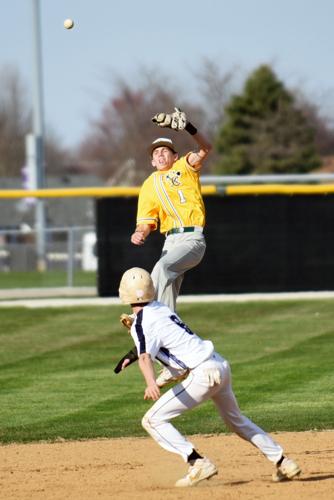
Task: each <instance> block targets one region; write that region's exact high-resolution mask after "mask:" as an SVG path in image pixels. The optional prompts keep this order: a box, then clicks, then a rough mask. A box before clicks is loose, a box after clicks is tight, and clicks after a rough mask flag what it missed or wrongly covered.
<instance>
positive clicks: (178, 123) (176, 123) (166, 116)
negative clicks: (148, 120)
mask: <svg viewBox="0 0 334 500" xmlns="http://www.w3.org/2000/svg"><path fill="white" fill-rule="evenodd" d="M174 110H175V111H174V113H157V114H156V115H154V116H153V118H152V122H153V123H155V124H156V125H158V127H167V128H171V129H172V130H176V131H179V130H184V129H185V126H186V125H187V117H186V114H185V112H184V111H181V110H180V109H179V108H174Z"/></svg>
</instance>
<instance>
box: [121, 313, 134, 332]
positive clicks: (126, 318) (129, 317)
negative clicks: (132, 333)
mask: <svg viewBox="0 0 334 500" xmlns="http://www.w3.org/2000/svg"><path fill="white" fill-rule="evenodd" d="M119 321H120V322H121V323H122V325H123V326H124V327H125V328H127V329H128V330H130V329H131V326H132V323H133V322H134V316H133V314H125V313H124V314H121V316H120V318H119Z"/></svg>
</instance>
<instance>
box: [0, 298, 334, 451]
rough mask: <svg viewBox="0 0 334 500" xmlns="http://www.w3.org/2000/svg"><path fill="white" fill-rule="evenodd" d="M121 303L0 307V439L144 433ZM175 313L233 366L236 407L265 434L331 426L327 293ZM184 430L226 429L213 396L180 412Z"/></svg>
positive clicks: (332, 315)
mask: <svg viewBox="0 0 334 500" xmlns="http://www.w3.org/2000/svg"><path fill="white" fill-rule="evenodd" d="M124 310H126V309H124V308H123V307H120V306H112V307H110V306H109V307H76V308H64V309H61V308H59V309H53V308H52V309H51V308H50V309H24V308H15V309H14V308H8V309H1V310H0V323H1V330H0V342H1V350H0V441H1V442H3V443H8V442H13V441H16V442H29V441H36V440H54V439H57V438H60V437H62V438H65V439H80V438H96V437H119V436H141V435H146V433H145V431H144V430H143V429H142V427H141V424H140V421H141V417H142V416H143V414H144V412H145V411H146V410H147V409H148V408H149V407H150V405H151V404H152V402H147V401H144V400H143V390H144V382H143V379H142V377H141V375H140V373H139V369H138V365H137V363H136V364H135V365H132V366H131V367H129V368H128V369H127V370H126V371H125V372H123V373H121V374H119V375H115V374H114V373H113V367H114V365H115V364H116V362H117V361H118V359H119V358H120V357H121V356H122V355H123V354H125V352H127V350H128V349H129V348H130V347H131V346H132V342H131V338H130V336H129V335H128V334H127V333H126V331H125V330H124V329H122V327H121V326H119V322H118V318H119V315H120V313H121V312H124ZM179 313H180V315H181V316H182V318H183V320H184V321H185V322H188V323H189V325H190V326H191V328H192V329H193V330H194V331H196V332H198V333H199V334H200V335H201V336H202V337H203V338H208V339H212V340H213V341H214V343H215V347H216V350H217V351H218V352H220V353H221V354H222V355H223V356H225V357H227V358H228V359H229V361H230V363H231V365H232V371H233V376H234V391H235V393H236V395H237V397H238V401H239V405H240V407H241V409H242V411H243V412H244V413H245V414H246V415H247V416H249V417H250V418H252V419H253V420H254V421H255V422H256V423H258V424H259V425H261V426H262V427H264V428H265V429H266V430H267V431H283V430H286V431H289V430H290V431H292V430H307V429H333V428H334V416H333V415H334V414H333V407H334V391H333V387H334V370H333V360H334V304H333V301H332V300H314V301H310V300H308V301H287V302H262V303H260V302H256V303H254V302H253V303H246V304H245V303H244V304H237V303H219V304H218V303H212V304H207V303H206V304H187V305H186V304H183V305H180V306H179ZM176 425H177V427H178V428H179V429H180V430H181V431H183V432H185V433H186V434H192V433H220V432H226V428H225V426H224V425H223V423H222V422H221V420H220V418H219V417H218V414H217V412H216V410H215V407H214V406H213V404H212V402H210V401H209V402H207V403H206V404H204V405H202V406H200V407H199V408H197V409H195V410H192V411H191V412H188V413H187V414H185V415H183V416H181V417H179V418H178V419H177V422H176Z"/></svg>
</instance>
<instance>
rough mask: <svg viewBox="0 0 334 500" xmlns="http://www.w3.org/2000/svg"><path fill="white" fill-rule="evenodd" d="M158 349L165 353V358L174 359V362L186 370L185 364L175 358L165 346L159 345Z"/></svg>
mask: <svg viewBox="0 0 334 500" xmlns="http://www.w3.org/2000/svg"><path fill="white" fill-rule="evenodd" d="M159 351H161V352H162V353H163V354H165V355H166V356H167V358H170V359H172V360H173V361H175V363H177V364H178V365H179V366H180V367H181V368H183V369H184V370H188V367H187V365H185V364H184V363H183V361H181V360H180V359H177V357H176V356H174V354H171V353H170V352H169V350H168V349H167V348H166V347H160V349H159Z"/></svg>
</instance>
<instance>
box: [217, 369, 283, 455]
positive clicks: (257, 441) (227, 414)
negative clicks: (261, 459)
mask: <svg viewBox="0 0 334 500" xmlns="http://www.w3.org/2000/svg"><path fill="white" fill-rule="evenodd" d="M212 400H213V401H214V403H215V405H216V406H217V408H218V411H219V413H220V415H221V417H222V418H223V420H224V422H225V424H226V425H227V427H228V428H229V429H230V430H232V431H233V432H235V433H236V434H238V436H240V437H241V438H243V439H245V440H247V441H249V442H250V443H252V444H253V445H254V446H256V447H257V448H258V449H259V450H260V451H261V452H262V453H263V454H264V455H265V456H266V457H267V458H268V459H269V460H270V461H271V462H274V463H277V462H278V461H279V459H280V458H281V457H282V454H283V449H282V447H281V446H280V445H279V444H277V443H276V442H275V441H274V440H273V439H272V438H271V436H269V434H267V433H266V432H265V431H264V430H263V429H261V428H260V427H258V426H257V425H256V424H254V422H252V421H251V420H250V419H249V418H247V417H246V416H245V415H243V414H242V413H241V411H240V409H239V406H238V403H237V400H236V397H235V395H234V393H233V390H232V384H231V371H230V367H229V364H228V362H227V361H225V362H224V374H223V385H222V387H221V389H220V390H219V391H218V392H217V393H216V394H214V395H213V396H212Z"/></svg>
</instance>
